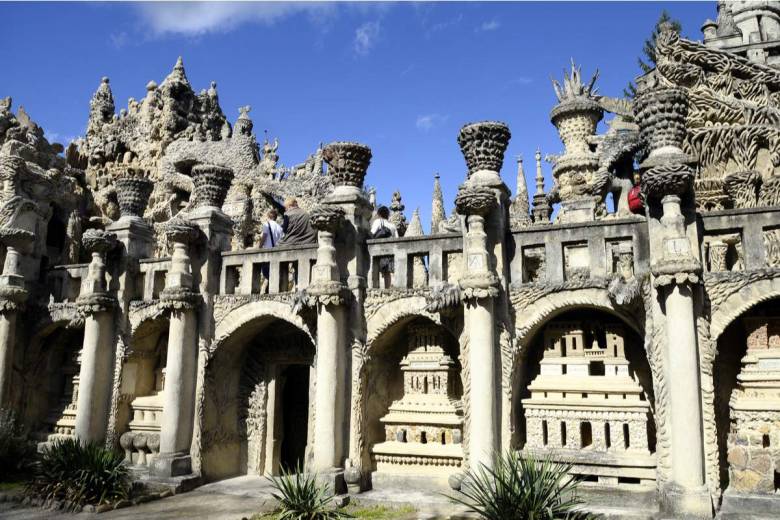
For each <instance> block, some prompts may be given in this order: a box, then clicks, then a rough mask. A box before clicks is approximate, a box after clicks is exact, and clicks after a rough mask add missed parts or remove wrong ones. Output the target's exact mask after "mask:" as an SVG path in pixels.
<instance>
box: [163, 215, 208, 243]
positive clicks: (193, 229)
mask: <svg viewBox="0 0 780 520" xmlns="http://www.w3.org/2000/svg"><path fill="white" fill-rule="evenodd" d="M163 231H164V232H165V236H166V238H167V239H168V240H169V241H170V242H173V243H177V244H183V245H186V246H188V245H190V244H192V243H194V242H196V241H197V240H198V238H199V237H200V227H198V225H197V224H195V223H193V222H191V221H189V220H186V219H184V218H182V217H179V216H176V217H173V218H172V219H171V220H169V221H168V222H166V223H165V224H163Z"/></svg>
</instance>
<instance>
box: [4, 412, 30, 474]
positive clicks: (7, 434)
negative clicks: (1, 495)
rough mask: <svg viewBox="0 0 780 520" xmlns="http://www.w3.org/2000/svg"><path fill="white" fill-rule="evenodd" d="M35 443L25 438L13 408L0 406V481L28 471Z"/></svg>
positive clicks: (25, 433) (25, 434)
mask: <svg viewBox="0 0 780 520" xmlns="http://www.w3.org/2000/svg"><path fill="white" fill-rule="evenodd" d="M34 459H35V445H34V444H32V443H31V442H29V441H28V440H27V432H26V431H25V430H24V428H23V427H22V425H21V424H19V421H18V420H17V419H16V414H15V413H14V412H13V410H6V409H3V408H0V468H3V471H2V472H0V481H10V480H14V479H16V478H19V477H20V476H22V475H25V474H26V473H28V472H29V470H30V467H31V464H32V462H33V460H34Z"/></svg>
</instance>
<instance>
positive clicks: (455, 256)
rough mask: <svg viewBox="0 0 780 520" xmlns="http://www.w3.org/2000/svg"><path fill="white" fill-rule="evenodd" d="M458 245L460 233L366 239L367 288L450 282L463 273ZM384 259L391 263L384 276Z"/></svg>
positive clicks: (460, 248)
mask: <svg viewBox="0 0 780 520" xmlns="http://www.w3.org/2000/svg"><path fill="white" fill-rule="evenodd" d="M462 242H463V238H462V236H461V235H460V234H450V235H435V236H421V237H403V238H383V239H374V240H368V254H369V257H370V258H371V267H370V269H369V274H368V283H369V286H370V287H371V288H373V289H386V288H391V287H392V288H401V289H408V288H416V287H430V286H434V285H437V284H438V283H440V282H446V281H450V282H453V281H455V280H457V279H458V278H459V277H460V275H461V273H462V272H463V261H462V257H463V243H462ZM387 260H392V262H391V264H392V273H391V276H388V277H386V276H384V271H385V265H387V263H386V261H387Z"/></svg>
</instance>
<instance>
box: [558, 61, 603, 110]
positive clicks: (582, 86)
mask: <svg viewBox="0 0 780 520" xmlns="http://www.w3.org/2000/svg"><path fill="white" fill-rule="evenodd" d="M598 78H599V71H598V69H596V73H595V74H594V75H593V77H592V78H590V81H589V82H588V83H585V82H583V80H582V67H578V66H577V65H576V64H575V63H574V60H573V59H572V60H571V72H567V71H566V70H564V71H563V84H561V83H558V81H556V80H552V83H553V88H554V89H555V95H556V96H557V98H558V101H559V102H564V101H570V100H572V99H577V98H590V97H594V96H595V95H596V92H597V89H596V86H595V85H596V80H597V79H598Z"/></svg>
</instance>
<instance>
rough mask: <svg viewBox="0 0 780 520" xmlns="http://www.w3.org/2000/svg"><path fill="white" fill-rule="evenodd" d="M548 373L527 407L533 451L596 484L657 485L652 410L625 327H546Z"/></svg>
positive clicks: (544, 370) (534, 385) (543, 365)
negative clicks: (549, 453) (547, 453)
mask: <svg viewBox="0 0 780 520" xmlns="http://www.w3.org/2000/svg"><path fill="white" fill-rule="evenodd" d="M543 345H544V355H543V357H542V360H541V362H540V373H539V375H538V376H537V377H536V378H535V379H534V380H533V381H532V382H531V384H530V385H529V386H528V390H529V392H530V393H531V397H530V398H528V399H524V400H523V408H524V410H525V417H526V427H527V428H528V442H527V443H526V445H525V451H528V452H533V453H535V454H536V455H537V456H543V455H544V450H546V449H549V448H551V447H552V448H557V450H556V452H557V453H556V455H555V457H560V459H561V461H567V462H570V463H574V464H575V466H574V468H573V469H574V471H576V472H577V473H580V474H582V475H585V476H586V477H587V478H588V479H589V480H592V481H594V482H599V483H609V484H611V485H654V484H655V482H654V481H655V459H654V457H652V456H651V454H650V451H649V444H648V421H651V420H652V417H651V416H650V404H649V402H648V401H647V399H646V398H645V394H644V392H643V390H642V388H641V386H640V384H639V382H638V381H637V378H636V375H635V374H634V371H633V370H631V369H630V366H629V362H628V360H627V359H626V354H625V345H624V330H623V326H622V325H620V324H616V323H605V324H598V323H594V322H590V323H585V322H577V321H573V322H572V321H556V322H554V323H550V324H549V325H547V326H546V327H545V330H544V333H543Z"/></svg>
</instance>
